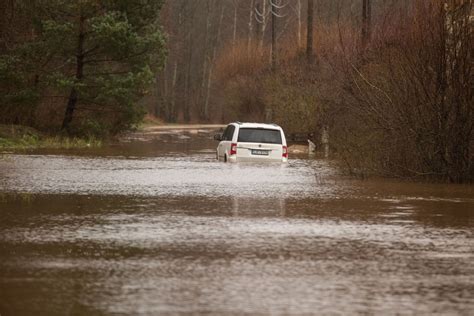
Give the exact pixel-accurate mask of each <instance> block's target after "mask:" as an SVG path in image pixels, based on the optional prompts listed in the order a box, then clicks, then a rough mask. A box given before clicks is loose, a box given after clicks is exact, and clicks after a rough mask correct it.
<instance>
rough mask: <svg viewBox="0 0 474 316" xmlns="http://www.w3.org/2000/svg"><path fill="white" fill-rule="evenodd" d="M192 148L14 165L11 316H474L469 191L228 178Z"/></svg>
mask: <svg viewBox="0 0 474 316" xmlns="http://www.w3.org/2000/svg"><path fill="white" fill-rule="evenodd" d="M160 137H163V135H160ZM166 137H168V136H166ZM190 137H191V138H179V139H177V140H175V141H173V140H172V138H170V139H165V138H162V139H161V141H159V140H151V141H146V142H143V141H142V142H137V140H136V139H135V140H132V141H131V142H130V143H126V144H122V145H117V146H116V147H114V148H107V149H104V150H103V151H102V152H94V153H91V152H89V153H82V154H81V155H78V154H77V153H74V155H64V153H60V152H49V153H41V154H38V153H36V155H10V156H9V158H8V159H2V160H1V161H0V192H1V193H0V256H1V261H0V313H1V314H2V315H4V314H5V315H8V314H12V315H32V314H34V315H36V314H44V315H64V314H66V315H67V314H79V315H82V314H87V315H89V314H90V315H102V314H145V315H156V314H160V313H164V314H196V313H200V314H219V315H220V314H232V313H235V314H242V313H249V314H257V313H258V314H305V313H306V314H314V313H317V314H320V313H321V314H333V313H335V314H338V313H339V314H340V313H343V314H347V313H371V314H387V313H389V314H390V313H394V312H399V313H401V314H432V313H439V314H465V315H468V314H469V313H470V311H472V310H473V308H474V294H473V293H474V265H473V262H474V243H473V237H474V236H473V228H474V214H473V210H474V197H473V196H474V195H473V194H472V193H473V192H472V188H471V187H468V186H446V185H433V184H415V183H400V182H396V181H384V180H371V181H356V180H350V179H344V178H342V177H340V176H338V175H337V173H336V171H335V169H334V168H333V167H331V165H330V164H328V163H327V162H325V161H318V160H306V159H293V160H292V161H291V162H290V164H289V165H287V166H280V165H273V166H265V165H255V164H245V165H226V164H223V163H218V162H216V161H214V153H213V151H212V150H211V149H212V146H214V144H213V143H212V142H210V141H207V138H206V137H205V136H202V135H201V136H200V135H199V134H197V135H190ZM163 140H166V141H163ZM193 140H197V142H195V143H194V142H192V141H193ZM167 144H168V145H167ZM196 144H197V145H196ZM167 146H168V147H167ZM166 148H168V149H169V151H167V150H166ZM153 153H154V154H153ZM46 154H47V155H46Z"/></svg>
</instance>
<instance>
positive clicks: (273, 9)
mask: <svg viewBox="0 0 474 316" xmlns="http://www.w3.org/2000/svg"><path fill="white" fill-rule="evenodd" d="M270 9H271V10H270V14H271V15H272V47H271V61H272V71H275V69H276V59H277V56H276V55H277V52H276V50H277V47H276V46H277V44H276V41H277V40H276V36H277V34H276V21H277V16H276V14H278V8H277V7H276V6H272V7H271V8H270Z"/></svg>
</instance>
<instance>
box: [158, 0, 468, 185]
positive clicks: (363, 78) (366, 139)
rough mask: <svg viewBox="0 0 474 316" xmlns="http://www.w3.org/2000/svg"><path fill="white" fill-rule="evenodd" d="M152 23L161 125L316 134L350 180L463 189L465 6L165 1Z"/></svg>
mask: <svg viewBox="0 0 474 316" xmlns="http://www.w3.org/2000/svg"><path fill="white" fill-rule="evenodd" d="M162 22H163V25H164V29H165V30H166V31H167V33H168V36H169V37H168V38H169V48H170V54H169V58H168V59H167V62H166V65H165V68H164V71H163V72H161V73H160V74H159V75H158V81H157V85H156V86H155V90H154V91H153V94H154V97H151V98H150V99H149V100H153V101H152V102H151V103H150V104H149V110H150V112H153V113H154V114H156V115H157V116H159V117H161V118H163V119H164V120H166V121H170V122H175V121H184V122H188V121H200V122H203V121H215V122H228V121H233V120H241V121H272V122H276V123H278V124H280V125H282V126H283V127H284V128H285V130H286V131H287V133H293V132H298V133H306V132H312V133H313V134H314V135H315V136H314V137H313V140H314V141H316V142H318V141H319V140H320V136H321V134H322V133H323V131H325V132H324V134H326V135H329V138H330V145H331V148H332V149H333V152H334V153H335V154H336V155H337V157H338V158H339V159H340V160H341V161H342V162H343V164H344V165H345V167H346V168H347V170H349V171H350V172H351V173H353V174H357V175H361V176H365V175H368V174H377V175H385V176H390V177H402V178H424V179H437V180H443V181H452V182H466V181H472V179H474V167H473V166H474V164H473V162H474V159H473V149H474V148H473V145H474V142H473V122H474V119H473V107H474V105H473V95H472V92H473V89H472V75H473V74H472V65H473V63H472V52H473V51H474V50H473V43H474V41H473V39H472V35H473V33H472V26H473V8H472V1H471V0H433V1H424V0H392V1H390V0H272V1H270V0H227V1H222V0H195V1H186V0H174V1H168V2H167V3H166V4H165V5H164V7H163V12H162ZM157 99H158V102H157V101H156V100H157Z"/></svg>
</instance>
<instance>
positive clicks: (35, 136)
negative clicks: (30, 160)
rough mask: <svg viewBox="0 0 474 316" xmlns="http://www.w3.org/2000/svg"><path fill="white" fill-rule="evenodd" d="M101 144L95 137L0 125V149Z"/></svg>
mask: <svg viewBox="0 0 474 316" xmlns="http://www.w3.org/2000/svg"><path fill="white" fill-rule="evenodd" d="M100 146H102V140H101V139H97V138H79V137H66V136H50V135H45V134H43V133H40V132H38V131H37V130H35V129H33V128H31V127H25V126H19V125H0V149H40V148H54V149H72V148H90V147H100Z"/></svg>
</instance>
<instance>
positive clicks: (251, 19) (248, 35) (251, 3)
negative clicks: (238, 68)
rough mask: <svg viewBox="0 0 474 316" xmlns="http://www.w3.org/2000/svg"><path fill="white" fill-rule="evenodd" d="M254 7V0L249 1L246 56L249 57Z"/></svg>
mask: <svg viewBox="0 0 474 316" xmlns="http://www.w3.org/2000/svg"><path fill="white" fill-rule="evenodd" d="M254 7H255V0H252V1H251V2H250V11H249V23H248V34H247V56H248V57H250V47H251V45H252V30H253V13H254Z"/></svg>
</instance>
